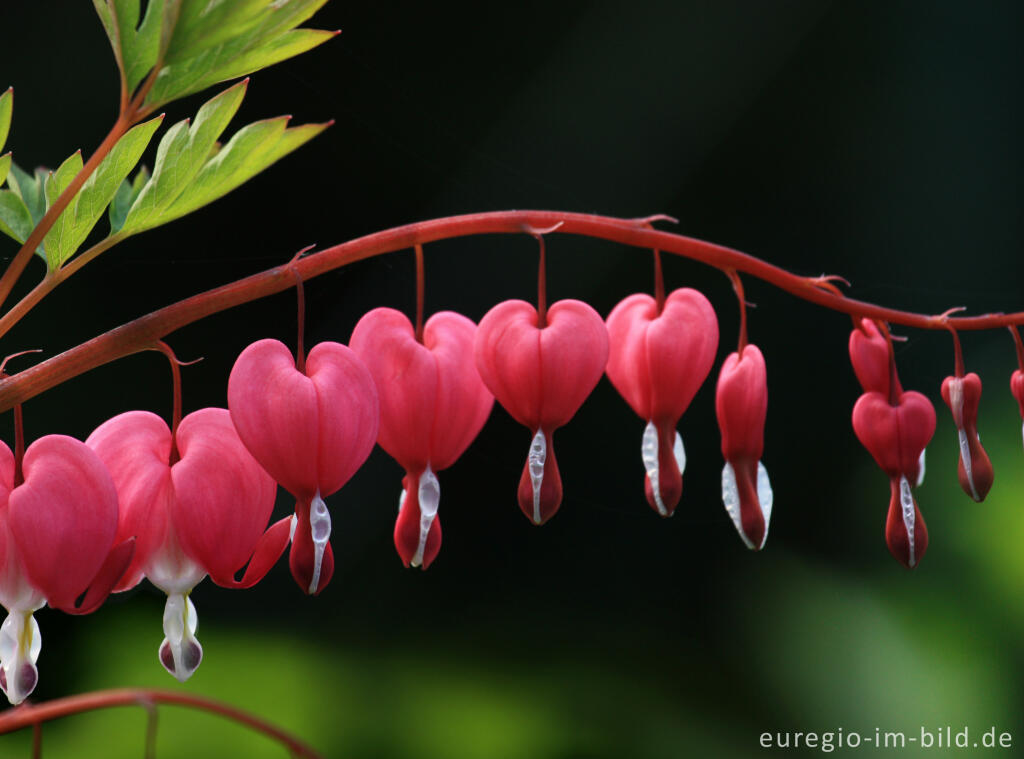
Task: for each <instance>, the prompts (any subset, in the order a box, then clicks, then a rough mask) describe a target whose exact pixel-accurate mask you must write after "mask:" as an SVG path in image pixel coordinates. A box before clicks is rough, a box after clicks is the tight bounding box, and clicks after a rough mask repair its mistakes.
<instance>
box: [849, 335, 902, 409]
mask: <svg viewBox="0 0 1024 759" xmlns="http://www.w3.org/2000/svg"><path fill="white" fill-rule="evenodd" d="M850 363H851V364H853V373H854V374H856V375H857V381H858V382H860V386H861V387H862V388H864V392H865V393H870V392H872V391H874V392H878V393H881V394H882V395H884V396H886V397H888V396H889V385H890V376H891V374H892V368H893V367H892V361H891V360H890V355H889V341H888V340H886V339H885V335H883V334H882V333H881V332H879V330H878V326H877V325H876V324H875V323H874V322H873V321H871V319H861V320H860V326H859V327H855V328H854V330H853V331H852V332H851V333H850Z"/></svg>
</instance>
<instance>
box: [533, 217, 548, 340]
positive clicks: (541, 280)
mask: <svg viewBox="0 0 1024 759" xmlns="http://www.w3.org/2000/svg"><path fill="white" fill-rule="evenodd" d="M534 237H536V238H537V244H538V245H539V246H540V259H539V262H538V264H537V326H538V327H539V328H540V329H544V328H545V327H546V326H548V273H547V269H548V262H547V253H546V251H545V250H544V235H541V234H535V235H534Z"/></svg>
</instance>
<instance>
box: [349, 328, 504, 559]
mask: <svg viewBox="0 0 1024 759" xmlns="http://www.w3.org/2000/svg"><path fill="white" fill-rule="evenodd" d="M475 333H476V325H475V324H474V323H473V322H472V321H471V320H470V319H467V318H466V317H465V316H462V315H460V314H456V313H453V312H451V311H442V312H440V313H437V314H434V315H433V316H431V317H430V318H429V319H428V320H427V323H426V325H425V326H424V329H423V342H422V343H421V342H419V341H417V339H416V333H415V330H414V329H413V325H412V323H411V322H410V321H409V319H408V318H407V317H406V316H405V314H403V313H402V312H400V311H396V310H394V309H391V308H376V309H374V310H373V311H370V312H369V313H368V314H366V315H365V316H363V318H362V319H360V320H359V323H358V324H356V327H355V330H353V332H352V339H351V341H350V342H349V344H350V346H351V348H352V350H353V351H354V352H355V354H356V355H357V356H359V358H360V359H362V361H363V363H364V364H366V367H367V368H368V369H369V371H370V374H371V375H373V379H374V381H375V382H376V385H377V392H378V395H379V397H380V430H379V432H378V435H377V442H378V443H380V446H381V448H383V449H384V450H385V451H387V453H388V454H389V455H390V456H391V457H392V458H394V459H395V460H396V461H397V462H398V463H399V464H400V465H401V466H402V467H403V468H404V469H405V477H404V478H403V480H402V487H403V490H402V496H401V505H400V506H399V512H398V519H397V521H396V523H395V547H396V549H397V550H398V554H399V556H401V557H402V562H403V563H404V564H405V565H406V566H407V567H408V566H413V567H420V566H421V567H423V569H426V568H427V567H428V566H430V564H431V562H432V561H433V560H434V558H435V557H436V556H437V552H438V551H439V550H440V548H441V523H440V519H439V518H438V517H437V510H438V503H439V500H440V497H441V489H440V487H441V486H440V483H439V482H438V480H437V476H436V475H437V473H438V472H440V471H441V470H442V469H447V468H448V467H450V466H451V465H452V464H454V463H455V461H456V459H458V458H459V456H461V455H462V453H463V452H464V451H465V450H466V448H468V447H469V444H470V443H472V442H473V440H474V439H475V438H476V436H477V434H479V432H480V430H481V428H482V427H483V426H484V423H485V422H486V421H487V417H488V416H489V415H490V413H491V406H492V405H493V404H494V397H493V396H492V395H491V393H490V392H489V391H488V390H487V388H486V387H484V384H483V382H482V381H481V379H480V375H479V374H478V373H477V370H476V365H475V364H474V362H473V337H474V335H475Z"/></svg>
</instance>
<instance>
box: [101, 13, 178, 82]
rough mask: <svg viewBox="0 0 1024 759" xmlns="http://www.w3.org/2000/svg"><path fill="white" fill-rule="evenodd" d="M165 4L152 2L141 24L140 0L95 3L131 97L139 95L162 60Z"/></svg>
mask: <svg viewBox="0 0 1024 759" xmlns="http://www.w3.org/2000/svg"><path fill="white" fill-rule="evenodd" d="M164 3H165V0H149V2H148V3H147V5H146V15H145V17H144V18H143V19H142V23H141V24H139V13H140V0H93V6H95V8H96V14H97V15H98V16H99V17H100V21H101V22H102V23H103V28H104V30H105V31H106V32H107V37H108V38H110V46H111V47H112V48H113V50H114V57H115V58H116V59H117V67H118V68H119V69H120V70H121V76H122V77H123V79H124V83H125V89H126V91H127V92H128V93H131V92H134V91H135V88H136V87H138V86H139V83H140V82H141V81H142V80H143V79H144V78H145V76H146V74H148V73H149V72H150V70H151V69H152V68H153V66H154V65H155V64H156V61H157V58H158V57H159V53H160V40H161V36H162V34H161V33H162V30H163V26H164V20H165V8H164Z"/></svg>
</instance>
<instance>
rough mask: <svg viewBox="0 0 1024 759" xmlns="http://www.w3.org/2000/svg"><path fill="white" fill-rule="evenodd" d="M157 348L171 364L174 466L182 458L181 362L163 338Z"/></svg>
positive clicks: (172, 453)
mask: <svg viewBox="0 0 1024 759" xmlns="http://www.w3.org/2000/svg"><path fill="white" fill-rule="evenodd" d="M155 348H156V350H158V351H160V352H161V353H163V354H164V355H165V356H167V361H168V363H170V365H171V386H172V388H173V391H172V392H173V400H172V402H171V456H170V462H169V463H170V464H171V465H172V466H173V465H174V464H177V463H178V461H179V460H180V459H181V455H180V454H179V453H178V425H179V424H181V362H180V361H178V357H177V356H175V355H174V351H173V350H171V346H169V345H168V344H167V343H165V342H164V341H163V340H157V341H156V344H155Z"/></svg>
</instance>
